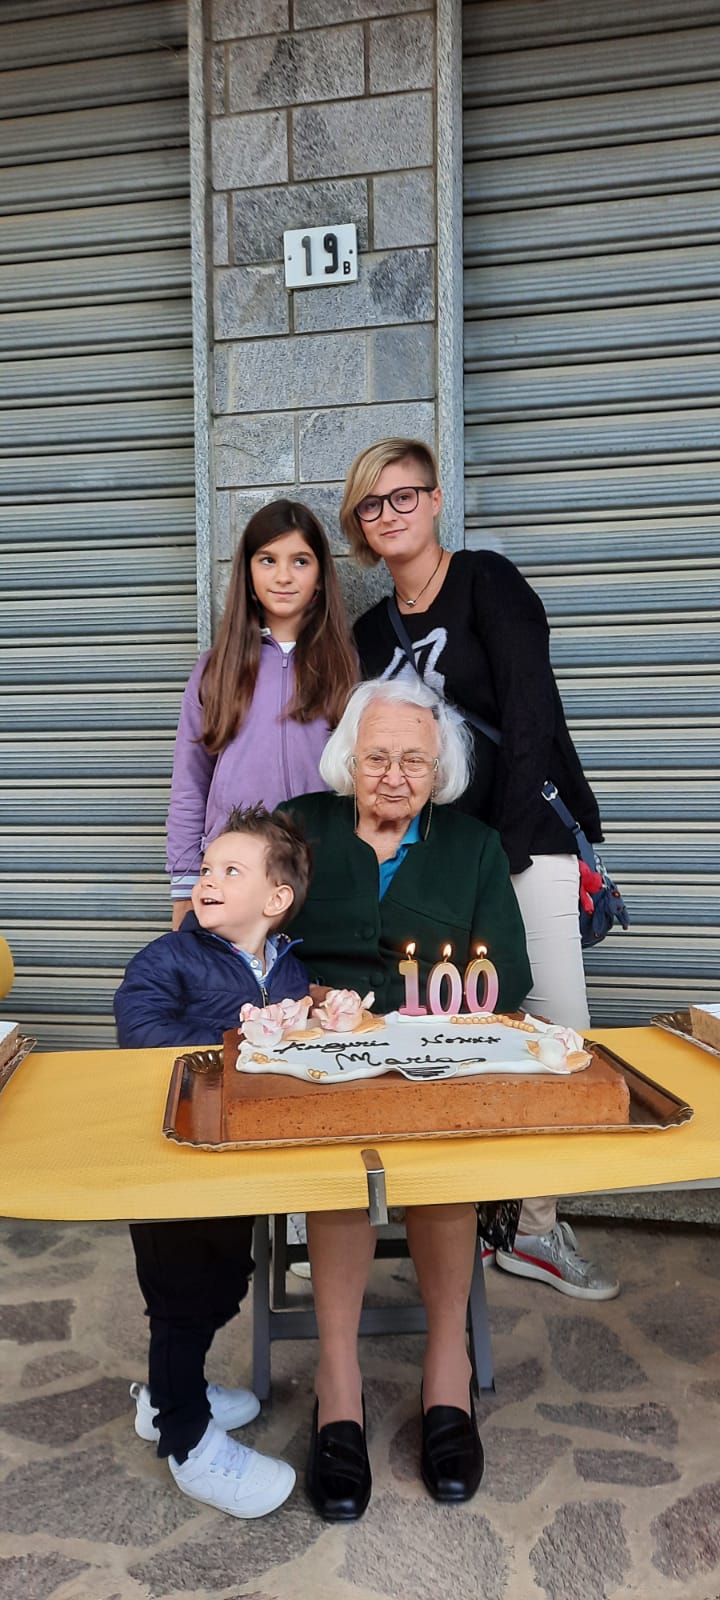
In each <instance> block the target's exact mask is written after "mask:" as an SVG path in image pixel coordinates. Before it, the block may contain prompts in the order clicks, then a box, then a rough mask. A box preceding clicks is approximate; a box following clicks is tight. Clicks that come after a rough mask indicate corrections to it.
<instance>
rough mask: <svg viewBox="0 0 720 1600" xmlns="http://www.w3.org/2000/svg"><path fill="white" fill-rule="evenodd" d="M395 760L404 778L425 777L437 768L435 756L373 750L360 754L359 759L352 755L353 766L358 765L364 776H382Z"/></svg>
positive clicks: (392, 765)
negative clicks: (387, 753) (394, 754)
mask: <svg viewBox="0 0 720 1600" xmlns="http://www.w3.org/2000/svg"><path fill="white" fill-rule="evenodd" d="M396 762H397V765H398V766H399V768H400V771H401V772H402V774H403V777H405V778H427V777H428V776H429V774H430V773H431V772H437V769H438V760H437V756H436V757H435V760H433V758H432V756H421V755H402V756H389V755H383V754H382V753H381V751H379V750H374V751H371V753H370V754H369V755H367V756H360V758H359V760H358V757H357V756H353V757H352V764H353V766H354V767H359V768H360V771H361V772H364V774H365V777H366V778H384V777H385V774H386V773H387V772H389V771H390V768H391V767H394V766H395V763H396Z"/></svg>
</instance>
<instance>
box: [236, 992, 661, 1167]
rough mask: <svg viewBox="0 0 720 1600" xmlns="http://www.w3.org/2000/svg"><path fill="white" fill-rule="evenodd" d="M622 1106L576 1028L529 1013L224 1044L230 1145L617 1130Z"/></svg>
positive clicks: (294, 1033)
mask: <svg viewBox="0 0 720 1600" xmlns="http://www.w3.org/2000/svg"><path fill="white" fill-rule="evenodd" d="M245 1028H246V1029H247V1030H248V1033H249V1034H253V1032H254V1030H253V1024H252V1022H250V1023H247V1022H246V1023H245ZM268 1031H269V1030H268ZM629 1103H630V1097H629V1091H628V1088H627V1084H626V1083H625V1080H624V1078H623V1077H622V1076H621V1075H620V1074H619V1073H618V1072H617V1071H616V1070H614V1069H613V1068H612V1067H611V1066H609V1065H608V1064H607V1063H606V1062H604V1061H602V1060H600V1059H599V1058H598V1057H596V1056H593V1055H591V1054H590V1053H588V1052H587V1051H585V1050H584V1048H583V1041H582V1040H581V1039H580V1038H579V1037H578V1035H575V1034H573V1033H572V1031H571V1030H569V1029H561V1028H553V1027H551V1026H550V1025H548V1024H544V1023H542V1022H540V1021H538V1020H537V1019H536V1018H532V1017H527V1018H519V1017H518V1018H516V1017H508V1016H498V1015H495V1014H492V1015H478V1016H475V1015H471V1016H468V1015H456V1016H436V1015H431V1016H424V1017H403V1016H401V1015H399V1014H398V1013H397V1012H395V1013H392V1014H391V1015H389V1016H387V1017H374V1016H371V1015H369V1014H367V1013H365V1014H364V1015H363V1018H362V1021H361V1022H360V1023H359V1024H357V1023H356V1025H355V1026H354V1027H353V1028H336V1029H327V1028H325V1029H323V1028H322V1027H312V1026H310V1027H306V1028H304V1029H303V1028H301V1029H295V1030H290V1031H286V1032H285V1033H284V1034H283V1036H282V1037H280V1038H279V1039H277V1038H276V1039H274V1040H271V1039H270V1038H268V1039H266V1040H263V1039H262V1038H260V1039H258V1037H257V1034H255V1036H254V1037H243V1030H242V1029H241V1030H238V1029H232V1030H230V1031H229V1032H228V1033H226V1034H225V1036H224V1040H223V1113H224V1126H225V1136H226V1138H227V1140H228V1141H229V1142H231V1143H244V1142H260V1143H262V1142H267V1143H288V1144H290V1143H297V1142H300V1143H313V1142H314V1141H323V1140H327V1139H368V1140H379V1139H391V1138H400V1137H403V1136H408V1135H411V1136H413V1137H419V1136H422V1135H425V1136H430V1135H432V1134H440V1133H442V1134H447V1133H455V1134H460V1133H477V1132H483V1131H487V1130H490V1129H498V1130H501V1131H502V1130H503V1129H507V1130H510V1129H512V1130H520V1129H531V1128H534V1129H541V1128H549V1129H550V1128H592V1127H615V1126H623V1125H627V1123H628V1121H629Z"/></svg>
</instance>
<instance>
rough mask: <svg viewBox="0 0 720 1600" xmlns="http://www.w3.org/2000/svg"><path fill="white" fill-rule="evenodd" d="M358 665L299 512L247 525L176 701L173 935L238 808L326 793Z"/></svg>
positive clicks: (170, 850)
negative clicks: (322, 770) (205, 860)
mask: <svg viewBox="0 0 720 1600" xmlns="http://www.w3.org/2000/svg"><path fill="white" fill-rule="evenodd" d="M356 678H357V665H356V659H355V655H354V652H353V648H352V644H351V642H350V636H349V632H348V626H347V622H346V619H345V611H344V607H343V602H342V597H341V594H340V589H339V585H338V581H337V577H336V575H335V568H334V564H333V561H332V557H331V555H330V549H329V546H328V542H327V539H326V537H325V534H324V532H323V529H322V528H321V526H320V523H319V522H318V520H317V518H316V517H314V516H313V513H312V512H311V511H309V510H308V507H307V506H304V505H301V504H299V502H297V501H292V500H274V501H272V503H271V504H270V505H267V506H264V507H263V508H262V510H261V511H256V513H255V515H254V516H253V517H251V518H250V521H249V522H248V525H247V527H246V529H245V532H244V534H243V536H242V539H241V541H240V544H239V546H238V550H237V553H236V556H235V560H234V562H233V567H232V572H231V575H230V584H229V588H228V595H227V603H226V606H225V614H224V616H223V620H222V623H221V626H220V631H219V633H218V638H217V643H216V644H215V645H214V647H213V649H212V650H209V651H207V652H206V654H205V655H203V656H201V657H200V660H199V661H198V663H197V665H196V667H195V669H194V671H193V672H192V674H191V677H190V680H189V682H188V685H187V688H186V690H185V693H184V695H183V701H182V708H181V711H180V720H179V723H178V731H177V739H176V743H175V759H174V763H173V775H172V787H171V791H170V808H169V811H168V819H167V867H168V872H169V873H170V886H171V887H170V893H171V896H172V900H173V918H172V925H173V928H179V927H180V925H181V923H182V920H183V917H184V916H185V914H186V912H187V911H189V909H190V891H191V889H192V886H193V884H194V883H195V881H196V879H197V876H198V872H199V868H200V860H201V857H202V852H203V850H204V848H205V846H206V844H207V843H208V842H209V841H210V840H211V839H213V838H214V837H215V836H216V834H217V833H219V832H220V830H221V828H222V827H223V826H224V824H225V821H226V818H227V817H228V816H229V814H230V812H231V811H232V810H233V808H234V807H235V806H249V805H255V804H257V803H259V802H262V803H263V805H265V806H267V807H268V809H269V810H272V809H273V808H274V807H275V806H277V805H279V804H280V802H281V801H283V800H288V799H289V798H290V796H291V795H294V794H305V793H306V792H307V791H308V790H313V789H322V788H324V787H325V785H324V784H323V782H322V780H321V778H320V777H319V774H318V763H319V760H320V756H321V755H322V752H323V749H324V748H325V745H326V743H327V740H328V738H329V736H330V733H331V732H332V729H333V728H334V727H335V725H336V724H337V722H338V721H339V719H340V717H341V715H342V712H343V711H344V709H345V702H346V700H347V697H348V694H349V692H350V690H351V688H352V687H353V685H354V683H355V681H356Z"/></svg>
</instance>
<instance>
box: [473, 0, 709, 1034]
mask: <svg viewBox="0 0 720 1600" xmlns="http://www.w3.org/2000/svg"><path fill="white" fill-rule="evenodd" d="M718 78H720V13H719V12H718V6H717V0H685V3H684V4H682V5H681V4H679V3H678V0H603V4H602V5H601V4H599V3H598V0H532V3H525V0H485V3H481V4H472V5H465V6H464V90H465V92H464V100H465V109H464V143H465V157H464V183H465V304H466V310H465V370H466V378H465V406H466V434H465V437H466V508H467V543H468V545H469V546H471V547H478V546H491V547H493V548H496V549H500V550H502V551H503V552H504V553H505V554H506V555H508V556H509V557H510V558H511V560H513V561H515V562H517V563H518V565H520V566H521V567H522V570H523V571H524V573H525V574H526V576H527V577H528V579H529V580H530V582H531V583H532V584H533V585H534V587H535V588H536V589H537V591H538V593H539V594H540V595H541V596H542V599H543V601H544V603H545V605H546V607H547V610H548V613H549V616H550V620H551V623H552V627H553V657H554V663H555V667H556V671H557V675H558V680H559V683H560V688H561V692H562V695H563V699H564V702H565V705H566V708H567V710H568V713H569V718H570V722H571V726H572V729H573V734H574V737H575V739H576V742H577V745H578V749H579V750H580V753H581V756H582V758H583V762H584V765H585V768H586V770H587V772H588V775H589V777H590V779H591V781H592V783H593V786H594V788H595V790H596V793H597V795H598V797H599V800H600V805H601V808H602V813H603V818H604V822H605V833H606V839H607V843H606V847H605V854H606V857H607V860H608V864H609V865H610V867H611V870H613V869H616V870H617V876H618V878H619V880H620V882H621V884H622V887H623V890H624V891H625V892H626V895H627V899H628V901H629V903H630V906H631V910H632V914H633V927H632V929H631V931H630V932H629V933H628V934H627V935H625V936H622V935H621V934H619V933H616V934H613V936H612V937H611V938H610V939H609V940H607V941H606V943H605V944H603V945H602V946H601V948H599V949H598V950H597V951H595V952H593V953H592V954H591V956H590V957H589V960H588V974H589V988H590V1001H591V1008H592V1015H593V1020H594V1021H595V1022H596V1023H605V1024H608V1025H609V1024H614V1023H617V1024H622V1023H632V1022H644V1021H647V1019H648V1018H649V1017H650V1016H651V1015H652V1013H653V1011H655V1010H657V1009H659V1008H665V1007H671V1006H675V1005H678V1004H686V1003H687V1002H688V1000H689V999H693V998H699V997H702V996H707V995H708V994H717V993H718V982H719V980H720V954H719V950H718V939H717V934H716V928H717V922H718V911H719V910H720V821H719V820H718V818H719V816H720V808H719V806H718V792H719V791H718V776H719V773H720V671H719V670H718V657H719V650H718V646H719V645H720V625H719V623H718V601H719V599H720V582H719V578H720V517H719V515H718V513H719V512H720V504H719V502H720V480H719V478H718V469H717V458H718V447H719V445H720V409H719V407H718V395H719V394H720V357H719V354H718V352H719V351H720V298H718V282H719V281H720V280H719V277H718V269H719V268H720V245H719V244H718V239H719V238H720V186H718V172H719V171H720V139H719V138H718V120H717V107H718V103H719V94H720V85H719V84H718Z"/></svg>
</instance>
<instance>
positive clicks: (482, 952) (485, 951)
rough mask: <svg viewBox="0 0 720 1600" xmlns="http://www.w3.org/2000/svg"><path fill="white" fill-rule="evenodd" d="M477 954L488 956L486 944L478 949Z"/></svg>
mask: <svg viewBox="0 0 720 1600" xmlns="http://www.w3.org/2000/svg"><path fill="white" fill-rule="evenodd" d="M475 954H476V955H478V956H486V955H487V945H486V944H479V945H478V947H477V950H476V951H475Z"/></svg>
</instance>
